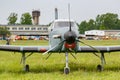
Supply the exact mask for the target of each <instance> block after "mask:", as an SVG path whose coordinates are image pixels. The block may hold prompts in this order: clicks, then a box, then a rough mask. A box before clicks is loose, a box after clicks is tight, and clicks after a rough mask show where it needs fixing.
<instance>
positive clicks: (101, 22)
mask: <svg viewBox="0 0 120 80" xmlns="http://www.w3.org/2000/svg"><path fill="white" fill-rule="evenodd" d="M117 21H118V15H117V14H113V13H106V14H102V15H98V16H97V17H96V26H97V27H98V29H106V30H107V29H115V27H116V24H117Z"/></svg>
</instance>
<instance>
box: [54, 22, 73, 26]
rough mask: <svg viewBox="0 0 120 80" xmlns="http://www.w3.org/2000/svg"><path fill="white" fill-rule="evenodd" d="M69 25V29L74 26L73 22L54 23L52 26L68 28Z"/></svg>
mask: <svg viewBox="0 0 120 80" xmlns="http://www.w3.org/2000/svg"><path fill="white" fill-rule="evenodd" d="M70 24H71V27H73V26H74V22H56V23H55V24H54V26H55V27H69V26H70Z"/></svg>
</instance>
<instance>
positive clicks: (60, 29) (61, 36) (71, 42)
mask: <svg viewBox="0 0 120 80" xmlns="http://www.w3.org/2000/svg"><path fill="white" fill-rule="evenodd" d="M78 38H79V32H78V27H77V25H76V23H75V21H74V20H70V19H58V20H55V21H53V23H52V24H51V26H50V27H49V46H16V45H0V50H1V51H12V52H20V53H22V58H21V59H22V63H23V67H24V70H25V71H29V65H26V63H25V61H26V58H28V57H29V56H31V55H32V54H33V53H34V52H37V53H43V55H45V54H47V53H49V52H50V53H49V54H48V57H47V58H49V57H50V55H51V54H52V53H56V52H64V53H65V57H66V65H65V68H64V73H65V74H68V73H69V72H70V68H69V66H68V54H70V55H72V56H73V57H74V58H76V57H75V56H74V54H73V53H71V52H75V53H78V52H91V53H93V54H95V55H96V56H98V55H97V54H96V52H97V53H100V54H101V56H100V59H101V65H98V66H97V69H98V70H99V71H102V70H103V67H104V64H105V57H104V53H105V52H115V51H120V46H90V45H88V44H86V43H84V42H82V41H80V40H79V39H78ZM79 43H83V44H85V45H86V46H80V45H79ZM27 52H31V53H30V54H29V55H27V56H26V53H27Z"/></svg>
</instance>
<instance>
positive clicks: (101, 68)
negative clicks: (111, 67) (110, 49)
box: [97, 53, 106, 72]
mask: <svg viewBox="0 0 120 80" xmlns="http://www.w3.org/2000/svg"><path fill="white" fill-rule="evenodd" d="M104 64H106V61H105V56H104V53H101V65H100V64H99V65H97V70H98V71H99V72H101V71H103V69H104Z"/></svg>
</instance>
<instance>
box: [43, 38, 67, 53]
mask: <svg viewBox="0 0 120 80" xmlns="http://www.w3.org/2000/svg"><path fill="white" fill-rule="evenodd" d="M64 41H65V40H63V41H61V42H60V43H58V44H57V45H55V46H54V47H52V48H50V49H49V50H47V51H46V52H44V53H43V55H45V54H47V53H48V52H50V51H52V50H53V49H55V48H57V47H58V46H59V45H61V44H63V42H64Z"/></svg>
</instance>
